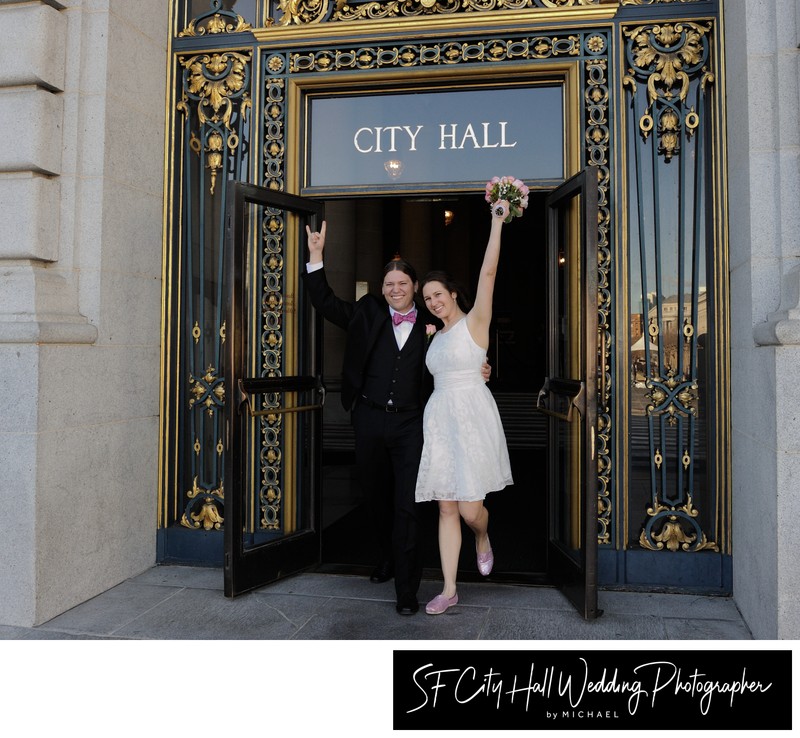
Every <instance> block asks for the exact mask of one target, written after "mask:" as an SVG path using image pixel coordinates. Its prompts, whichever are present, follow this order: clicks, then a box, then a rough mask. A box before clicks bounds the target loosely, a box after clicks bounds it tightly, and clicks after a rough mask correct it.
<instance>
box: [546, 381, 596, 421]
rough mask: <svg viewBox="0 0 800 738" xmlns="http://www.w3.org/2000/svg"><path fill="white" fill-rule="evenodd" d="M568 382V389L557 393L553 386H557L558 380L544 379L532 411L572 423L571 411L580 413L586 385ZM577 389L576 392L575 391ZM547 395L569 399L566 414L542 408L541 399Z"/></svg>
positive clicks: (557, 390)
mask: <svg viewBox="0 0 800 738" xmlns="http://www.w3.org/2000/svg"><path fill="white" fill-rule="evenodd" d="M568 381H569V382H570V385H571V386H570V388H569V389H566V388H565V389H564V390H563V391H559V389H558V388H556V389H553V385H554V384H557V383H558V382H559V380H555V381H553V380H551V379H550V377H545V380H544V384H543V385H542V388H541V389H540V390H539V394H538V395H537V396H536V407H535V408H534V410H537V411H538V412H540V413H542V414H543V415H549V416H551V417H553V418H558V419H559V420H564V421H566V422H567V423H571V422H572V411H573V410H577V411H578V413H582V412H583V410H582V405H581V403H582V402H583V397H584V390H585V388H586V385H585V383H584V382H580V384H579V383H578V382H576V381H574V380H568ZM576 388H577V392H575V389H576ZM548 394H556V395H561V396H562V397H569V407H568V408H567V412H566V413H560V412H558V411H556V410H551V409H550V408H548V407H544V406H543V405H542V398H543V397H546V396H547V395H548Z"/></svg>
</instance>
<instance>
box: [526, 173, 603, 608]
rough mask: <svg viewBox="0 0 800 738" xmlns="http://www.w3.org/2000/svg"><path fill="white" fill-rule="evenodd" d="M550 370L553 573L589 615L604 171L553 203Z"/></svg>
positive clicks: (579, 180)
mask: <svg viewBox="0 0 800 738" xmlns="http://www.w3.org/2000/svg"><path fill="white" fill-rule="evenodd" d="M546 211H547V238H548V255H547V269H548V306H547V312H548V316H547V341H548V368H547V371H548V375H547V377H546V379H545V382H544V385H543V387H542V389H541V390H540V392H539V397H538V400H537V407H538V410H539V411H540V412H543V413H545V414H546V415H547V416H548V420H549V433H548V439H549V440H548V488H549V510H550V519H549V545H548V557H547V558H548V563H547V567H548V574H549V576H550V578H551V579H552V581H554V582H555V583H556V584H557V585H558V586H559V587H560V588H561V590H562V591H563V592H564V593H565V595H566V596H567V597H568V598H569V599H570V601H571V602H572V603H573V604H574V605H575V607H576V608H577V609H578V611H579V612H580V613H581V614H582V615H583V616H584V617H585V618H586V619H593V618H596V617H597V616H598V615H600V613H601V611H599V610H598V607H597V526H596V523H595V521H596V518H597V459H596V453H595V433H596V421H597V399H596V398H597V391H596V385H597V379H596V378H597V363H598V358H597V175H596V173H595V169H594V167H588V168H586V169H584V170H583V171H582V172H581V173H580V174H577V175H576V176H574V177H572V178H571V179H569V180H567V181H566V182H565V183H564V184H563V185H561V186H560V187H559V188H558V189H557V190H556V191H555V192H553V193H552V194H551V195H550V197H548V199H547V201H546Z"/></svg>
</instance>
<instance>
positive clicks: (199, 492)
mask: <svg viewBox="0 0 800 738" xmlns="http://www.w3.org/2000/svg"><path fill="white" fill-rule="evenodd" d="M186 496H187V497H188V498H189V500H190V501H191V502H190V506H189V509H187V510H186V511H185V512H184V513H183V516H182V517H181V525H182V526H184V527H185V528H191V529H193V530H197V529H199V528H203V529H204V530H219V529H220V528H221V527H222V524H223V523H224V522H225V518H224V517H223V516H222V514H221V513H220V511H219V507H218V504H219V503H224V501H225V490H224V488H223V485H222V483H220V485H219V487H217V488H216V489H204V488H203V487H201V486H200V485H199V484H198V483H197V477H195V478H194V479H193V480H192V488H191V489H190V490H189V491H188V492H187V493H186ZM198 502H199V503H201V504H200V506H199V509H197V511H196V512H194V511H193V509H192V508H194V507H196V505H195V504H193V503H198Z"/></svg>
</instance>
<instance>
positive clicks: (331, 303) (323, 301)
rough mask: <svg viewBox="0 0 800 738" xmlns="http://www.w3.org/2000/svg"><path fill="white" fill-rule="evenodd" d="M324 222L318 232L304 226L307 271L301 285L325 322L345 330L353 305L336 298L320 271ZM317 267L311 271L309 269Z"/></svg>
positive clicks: (323, 244) (322, 271)
mask: <svg viewBox="0 0 800 738" xmlns="http://www.w3.org/2000/svg"><path fill="white" fill-rule="evenodd" d="M325 230H326V225H325V221H322V227H321V228H320V230H319V232H317V231H312V230H311V229H310V228H309V227H308V226H306V233H307V234H308V264H309V268H308V270H304V271H303V273H302V275H301V276H302V279H303V283H304V284H305V286H306V288H307V289H308V294H309V296H310V297H311V304H312V305H313V306H314V308H315V309H316V310H318V311H319V312H320V313H321V314H322V315H323V317H324V318H325V319H326V320H329V321H330V322H331V323H333V324H334V325H338V326H339V327H340V328H343V329H345V330H347V327H348V325H349V324H350V320H351V319H352V317H353V309H354V303H352V302H349V301H348V300H342V299H341V298H339V297H337V296H336V295H335V294H334V292H333V290H332V289H331V287H330V285H329V284H328V279H327V277H326V276H325V270H324V269H322V268H321V267H322V252H323V251H324V250H325ZM315 266H316V267H317V268H315V269H311V267H315Z"/></svg>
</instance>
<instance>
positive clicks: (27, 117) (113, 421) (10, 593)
mask: <svg viewBox="0 0 800 738" xmlns="http://www.w3.org/2000/svg"><path fill="white" fill-rule="evenodd" d="M167 6H168V4H167V3H163V2H161V0H140V1H138V2H135V3H130V2H125V1H124V0H60V2H57V1H56V0H47V2H15V1H14V0H0V126H2V130H3V131H4V132H5V139H4V140H5V144H4V145H3V146H2V147H0V212H2V218H3V227H2V228H0V373H2V375H3V377H4V383H3V384H4V390H3V392H2V393H1V394H0V417H2V418H3V427H2V429H1V430H0V438H1V439H2V440H1V441H0V469H2V473H0V494H2V498H3V500H4V501H5V503H6V505H7V511H8V512H7V514H8V515H10V519H7V522H6V526H5V528H6V530H7V532H8V533H7V534H6V535H3V536H2V537H0V588H1V589H2V591H3V592H4V596H3V597H2V598H0V623H4V624H15V625H25V626H30V625H32V624H36V623H41V622H43V621H45V620H48V619H49V618H51V617H53V616H55V615H57V614H59V613H60V612H63V611H64V610H66V609H68V608H70V607H72V606H74V605H76V604H78V603H80V602H82V601H84V600H86V599H88V598H90V597H92V596H94V595H96V594H98V593H99V592H102V591H103V590H104V589H108V588H109V587H111V586H113V585H115V584H117V583H119V582H120V581H122V580H124V579H125V578H127V577H129V576H131V575H133V574H136V573H139V572H141V571H143V570H144V569H145V568H147V566H149V565H150V564H152V562H153V561H154V560H155V527H156V522H155V508H156V483H157V482H156V480H157V474H156V469H157V463H158V393H159V387H160V378H159V368H158V367H159V353H160V315H161V286H160V285H161V263H162V257H161V254H162V221H163V182H164V147H163V141H164V119H165V118H164V111H165V102H164V101H165V69H166V40H167V33H168V30H167V29H168V19H167V15H168V7H167Z"/></svg>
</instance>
